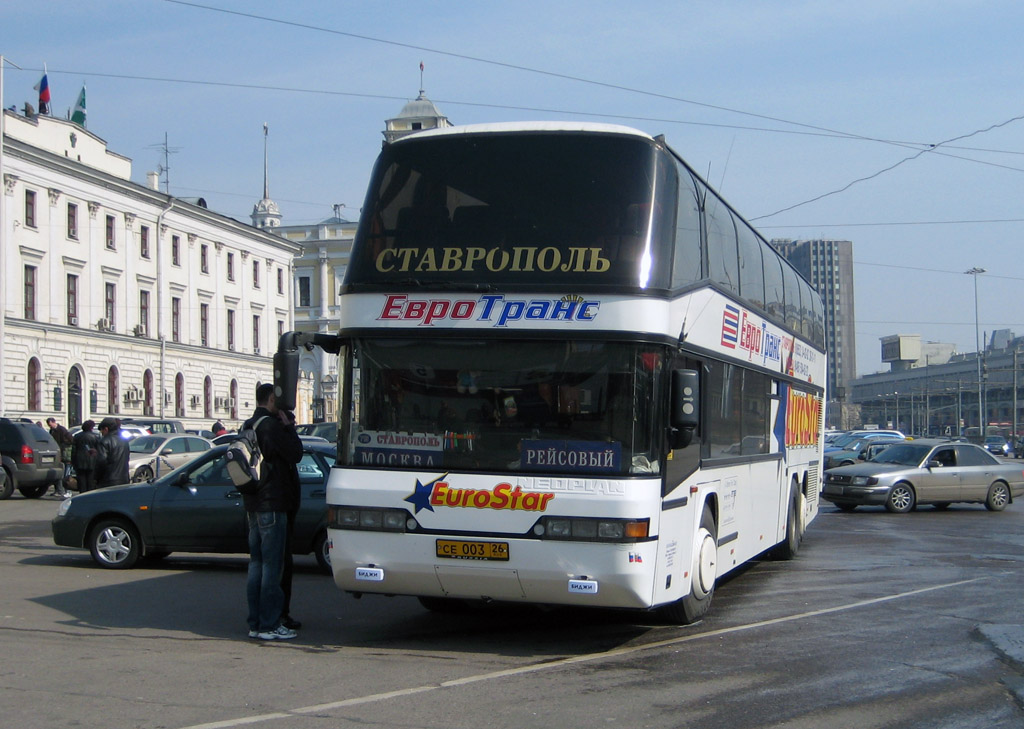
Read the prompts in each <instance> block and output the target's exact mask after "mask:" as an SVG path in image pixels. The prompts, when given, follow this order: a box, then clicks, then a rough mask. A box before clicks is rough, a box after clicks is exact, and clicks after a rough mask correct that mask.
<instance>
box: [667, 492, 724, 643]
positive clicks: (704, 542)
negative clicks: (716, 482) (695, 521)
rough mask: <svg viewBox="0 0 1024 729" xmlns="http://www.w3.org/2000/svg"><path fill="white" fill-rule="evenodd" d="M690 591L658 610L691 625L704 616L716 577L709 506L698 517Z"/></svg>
mask: <svg viewBox="0 0 1024 729" xmlns="http://www.w3.org/2000/svg"><path fill="white" fill-rule="evenodd" d="M691 574H692V578H691V579H690V594H689V595H687V596H686V597H683V598H680V599H679V600H676V601H675V602H673V603H670V604H668V605H666V606H665V607H663V608H662V609H661V613H662V615H664V616H665V618H666V619H667V620H669V621H670V622H673V623H677V624H681V625H691V624H692V623H696V622H697V621H698V620H700V619H701V618H703V617H704V616H705V615H707V612H708V610H709V609H711V599H712V598H713V597H714V594H715V581H716V580H717V579H718V526H717V525H716V524H715V517H714V516H713V515H712V514H711V510H710V509H709V508H708V507H704V512H703V513H702V514H701V516H700V528H699V529H698V530H697V542H696V545H695V547H694V553H693V569H692V570H691Z"/></svg>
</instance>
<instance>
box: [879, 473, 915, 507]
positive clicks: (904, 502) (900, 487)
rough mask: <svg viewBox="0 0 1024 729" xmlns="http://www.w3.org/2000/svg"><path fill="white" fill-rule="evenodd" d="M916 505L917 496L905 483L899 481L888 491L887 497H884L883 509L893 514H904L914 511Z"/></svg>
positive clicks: (911, 487) (912, 488)
mask: <svg viewBox="0 0 1024 729" xmlns="http://www.w3.org/2000/svg"><path fill="white" fill-rule="evenodd" d="M916 505H917V494H916V493H914V487H913V486H911V485H910V484H909V483H907V482H906V481H900V482H899V483H898V484H896V485H894V486H893V487H892V488H891V489H889V495H888V496H886V497H885V508H886V510H887V511H890V512H892V513H893V514H906V513H908V512H911V511H913V510H914V507H915V506H916Z"/></svg>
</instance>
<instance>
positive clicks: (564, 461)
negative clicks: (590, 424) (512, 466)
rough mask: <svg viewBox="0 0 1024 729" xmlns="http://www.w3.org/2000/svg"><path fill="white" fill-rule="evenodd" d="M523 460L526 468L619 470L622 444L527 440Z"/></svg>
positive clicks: (588, 470) (523, 449)
mask: <svg viewBox="0 0 1024 729" xmlns="http://www.w3.org/2000/svg"><path fill="white" fill-rule="evenodd" d="M521 456H522V457H521V461H520V464H521V466H522V468H523V470H524V471H547V470H550V469H551V468H552V467H556V468H558V469H560V470H569V471H581V472H583V471H586V472H590V473H592V472H594V471H600V472H608V473H618V472H619V470H620V468H621V467H622V444H621V443H608V442H606V441H589V440H524V441H522V453H521Z"/></svg>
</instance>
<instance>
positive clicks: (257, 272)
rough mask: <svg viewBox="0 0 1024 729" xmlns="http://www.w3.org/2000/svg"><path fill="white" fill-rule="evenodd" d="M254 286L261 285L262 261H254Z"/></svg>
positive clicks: (255, 287)
mask: <svg viewBox="0 0 1024 729" xmlns="http://www.w3.org/2000/svg"><path fill="white" fill-rule="evenodd" d="M252 287H253V288H254V289H258V288H259V287H260V262H259V261H253V262H252Z"/></svg>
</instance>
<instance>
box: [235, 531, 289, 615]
mask: <svg viewBox="0 0 1024 729" xmlns="http://www.w3.org/2000/svg"><path fill="white" fill-rule="evenodd" d="M248 518H249V576H248V580H247V581H246V585H245V594H246V598H247V599H248V601H249V630H257V631H259V632H264V631H269V630H274V628H276V627H277V626H278V625H280V624H281V610H282V608H283V607H284V590H282V589H281V573H282V571H283V570H284V551H285V547H286V545H285V541H286V539H287V534H288V515H287V514H286V513H285V512H283V511H250V512H248Z"/></svg>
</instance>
